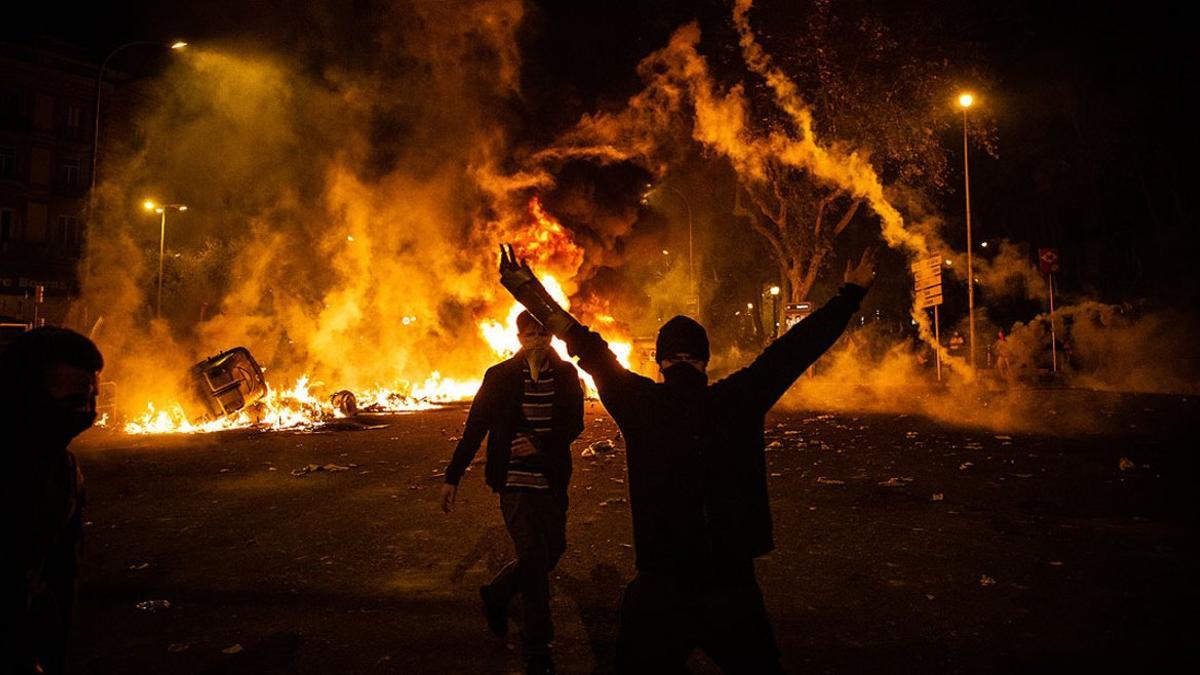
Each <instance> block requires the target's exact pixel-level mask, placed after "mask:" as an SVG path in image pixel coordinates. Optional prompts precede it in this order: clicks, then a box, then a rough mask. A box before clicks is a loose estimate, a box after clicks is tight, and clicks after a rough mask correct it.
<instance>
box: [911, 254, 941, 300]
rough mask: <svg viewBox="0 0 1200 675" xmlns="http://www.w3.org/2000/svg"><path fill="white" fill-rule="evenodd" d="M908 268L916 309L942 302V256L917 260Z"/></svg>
mask: <svg viewBox="0 0 1200 675" xmlns="http://www.w3.org/2000/svg"><path fill="white" fill-rule="evenodd" d="M910 268H911V269H912V273H913V286H914V292H915V294H916V303H917V309H926V308H928V307H934V306H937V305H940V304H942V256H940V255H934V256H929V257H928V258H924V259H921V260H918V261H917V262H915V263H913V264H912V265H911V266H910Z"/></svg>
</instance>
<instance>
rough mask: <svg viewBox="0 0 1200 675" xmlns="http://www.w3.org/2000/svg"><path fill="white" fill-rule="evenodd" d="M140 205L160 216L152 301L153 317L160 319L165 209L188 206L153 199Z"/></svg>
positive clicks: (165, 237)
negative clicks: (156, 288) (162, 202)
mask: <svg viewBox="0 0 1200 675" xmlns="http://www.w3.org/2000/svg"><path fill="white" fill-rule="evenodd" d="M142 206H143V207H144V208H145V209H146V210H147V211H154V212H155V213H158V214H160V215H161V216H162V217H161V218H160V219H159V225H158V298H157V300H156V301H155V303H154V318H156V319H160V318H162V282H163V251H164V250H165V245H166V240H167V211H168V210H170V209H175V210H176V211H181V212H182V211H187V208H188V207H187V204H157V203H155V201H154V200H153V199H147V200H146V201H144V202H142ZM176 257H178V256H176Z"/></svg>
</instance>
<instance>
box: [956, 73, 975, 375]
mask: <svg viewBox="0 0 1200 675" xmlns="http://www.w3.org/2000/svg"><path fill="white" fill-rule="evenodd" d="M974 103H975V97H974V96H972V95H971V94H968V93H963V94H961V95H959V97H958V105H959V106H960V107H961V108H962V113H963V183H964V184H965V187H966V195H967V316H968V317H969V318H968V321H969V333H970V341H971V367H972V368H974V367H975V265H974V262H973V258H972V253H973V251H972V248H973V246H972V244H971V162H970V159H969V157H968V149H967V109H968V108H970V107H971V105H972V104H974Z"/></svg>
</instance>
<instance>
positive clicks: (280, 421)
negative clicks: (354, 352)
mask: <svg viewBox="0 0 1200 675" xmlns="http://www.w3.org/2000/svg"><path fill="white" fill-rule="evenodd" d="M528 213H529V221H528V224H527V225H526V226H525V227H523V228H521V229H519V230H518V231H517V232H514V233H511V234H510V235H509V236H510V237H511V238H512V241H513V244H514V248H515V250H516V251H517V253H518V255H519V256H521V257H522V258H525V259H527V260H529V262H530V264H531V265H532V266H533V268H534V269H535V270H536V271H537V272H538V273H539V276H540V277H541V279H542V281H543V283H544V284H545V286H546V290H547V291H549V293H550V295H551V296H553V297H554V299H555V300H557V301H558V302H559V303H560V304H561V305H562V306H563V307H564V308H566V309H570V308H571V302H570V297H569V295H570V294H569V292H568V290H567V288H570V289H571V290H572V291H573V290H575V285H574V281H573V280H574V278H575V275H576V274H577V273H578V271H579V268H580V266H581V265H582V263H583V249H582V248H581V247H580V246H579V245H577V244H576V243H575V241H574V238H573V237H572V236H571V233H570V232H569V231H568V230H567V229H566V228H565V227H563V225H562V223H560V222H559V221H558V220H557V219H556V218H555V217H554V216H553V215H551V214H550V213H549V212H547V211H546V209H545V207H544V206H543V205H542V203H541V201H540V200H539V199H538V198H536V197H534V198H532V199H531V200H530V202H529V207H528ZM560 278H563V279H567V280H568V282H567V283H568V287H567V288H564V285H563V283H561V282H560V281H559V279H560ZM522 309H523V307H522V306H521V305H520V304H519V303H517V302H513V303H512V304H511V305H510V306H509V307H508V309H507V311H505V312H504V313H503V314H502V315H500V314H497V315H496V316H492V317H487V318H484V319H482V320H480V321H479V323H478V326H479V332H480V334H481V336H482V337H483V339H484V341H485V342H486V344H487V345H488V346H489V347H490V348H491V350H492V352H493V353H494V356H495V357H497V358H508V357H510V356H512V355H513V354H515V353H516V352H517V351H518V350H519V349H520V343H519V342H518V341H517V328H516V326H517V315H519V314H520V313H521V310H522ZM577 318H579V319H580V320H581V321H584V322H585V323H588V322H594V323H597V324H599V325H600V326H602V327H603V329H604V331H605V333H606V334H608V335H607V336H608V337H609V338H610V342H609V346H610V347H611V349H612V350H613V353H614V354H616V356H617V359H618V360H619V361H620V362H621V363H622V364H623V365H624V366H625V367H629V357H630V354H631V353H632V351H633V345H632V343H631V342H630V341H629V340H628V339H619V340H611V338H612V337H613V333H614V331H615V330H616V322H615V321H614V320H613V318H612V317H611V316H609V315H607V314H603V315H597V316H578V317H577ZM552 346H553V347H554V349H555V350H556V351H557V352H558V353H559V355H560V356H562V357H563V358H568V355H567V350H566V345H565V344H563V342H562V341H561V340H559V339H557V338H556V339H554V340H553V342H552ZM580 376H581V378H582V379H583V381H584V384H585V385H586V388H587V391H588V394H589V395H590V396H593V397H595V396H596V387H595V383H594V382H593V381H592V378H591V376H590V375H588V374H587V373H584V372H582V371H580ZM479 384H480V380H478V379H471V380H455V379H450V378H445V377H442V375H441V374H440V373H439V372H437V371H434V372H432V373H430V374H429V376H428V377H427V378H426V379H425V380H424V381H423V382H420V383H411V382H396V383H391V384H390V385H380V386H377V387H373V388H370V389H368V390H365V391H361V392H354V399H355V401H356V407H357V409H358V410H362V411H367V412H387V413H398V412H409V411H415V410H426V409H429V408H434V407H437V406H438V405H440V404H444V403H451V402H455V401H464V400H469V399H471V398H472V397H473V396H474V395H475V392H476V391H477V390H478V389H479ZM325 388H326V387H325V386H324V384H323V383H314V382H311V381H310V378H309V376H307V375H304V376H301V377H300V378H298V379H297V380H296V382H295V383H294V384H293V385H292V386H291V387H290V388H288V389H276V388H274V387H269V389H268V394H267V395H266V397H264V398H263V399H262V400H260V401H257V402H255V403H253V404H251V405H249V406H246V407H245V408H243V409H242V410H240V411H238V412H237V413H235V414H232V415H228V416H226V417H222V418H219V419H215V420H212V421H209V422H204V423H200V424H193V423H192V422H190V421H189V420H188V417H187V415H186V414H185V412H184V409H183V406H182V405H181V404H179V403H178V402H172V403H170V404H168V405H165V406H156V405H155V404H154V403H153V402H151V403H147V404H146V410H145V412H144V413H142V414H141V415H140V416H138V417H136V418H134V419H131V420H130V421H128V422H127V423H126V424H125V426H124V431H125V432H126V433H129V434H164V433H203V432H212V431H223V430H227V429H239V428H256V429H304V428H310V427H313V426H316V425H319V424H322V423H326V422H329V421H332V420H336V419H339V418H344V417H347V416H348V414H347V411H346V409H345V407H344V406H339V405H337V404H336V403H335V402H334V400H332V399H331V398H330V397H327V396H319V395H317V394H316V393H314V389H319V390H324V389H325ZM335 389H336V385H335Z"/></svg>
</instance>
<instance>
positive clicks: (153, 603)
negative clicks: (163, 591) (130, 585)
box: [134, 600, 171, 614]
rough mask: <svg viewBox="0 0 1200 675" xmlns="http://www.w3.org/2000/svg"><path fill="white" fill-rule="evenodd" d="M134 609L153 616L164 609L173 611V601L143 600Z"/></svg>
mask: <svg viewBox="0 0 1200 675" xmlns="http://www.w3.org/2000/svg"><path fill="white" fill-rule="evenodd" d="M134 607H136V608H138V609H140V610H142V611H143V612H150V613H151V614H153V613H155V612H157V611H159V610H162V609H171V601H170V600H143V601H141V602H139V603H137V604H136V605H134Z"/></svg>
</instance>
